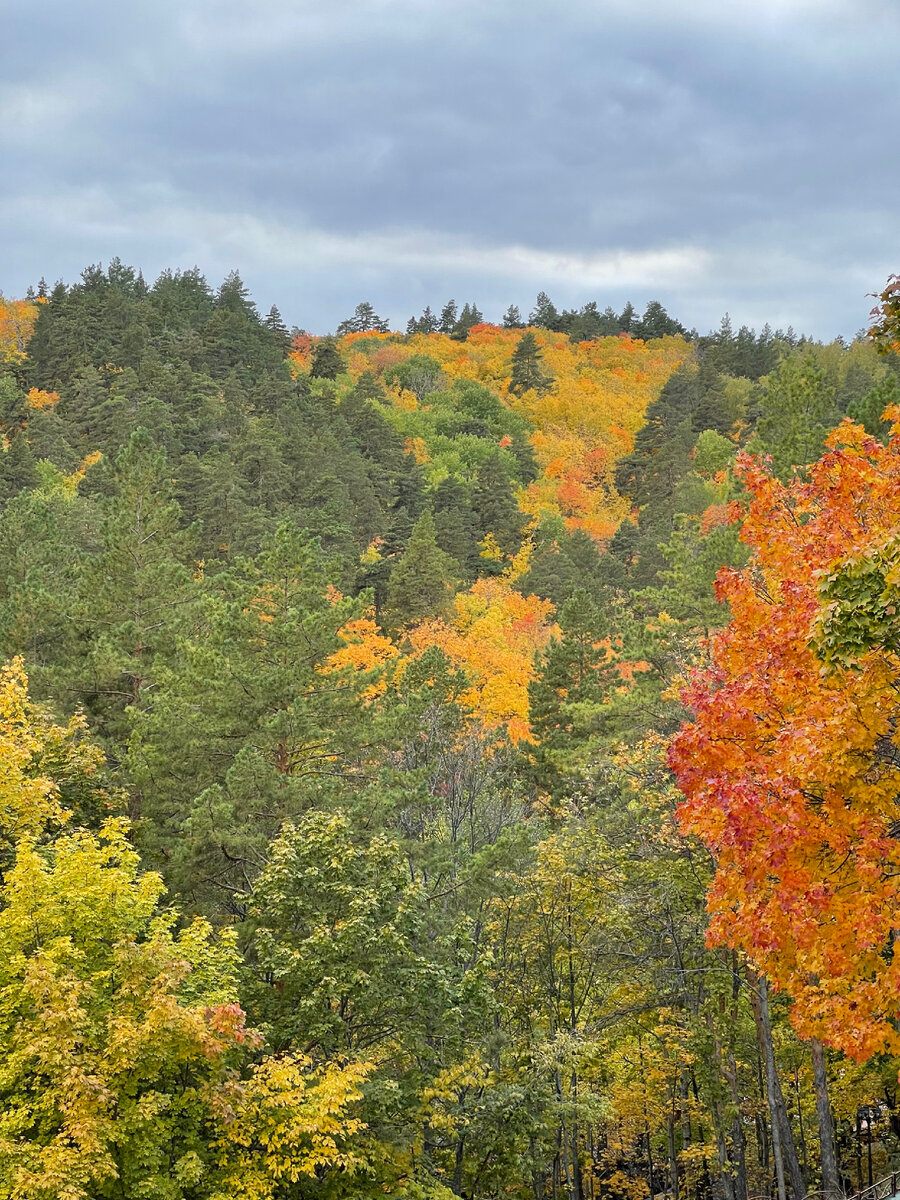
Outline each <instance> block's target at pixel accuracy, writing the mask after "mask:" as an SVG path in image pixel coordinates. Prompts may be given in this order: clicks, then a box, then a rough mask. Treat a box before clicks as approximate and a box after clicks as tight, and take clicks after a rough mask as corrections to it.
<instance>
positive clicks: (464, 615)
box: [408, 568, 558, 742]
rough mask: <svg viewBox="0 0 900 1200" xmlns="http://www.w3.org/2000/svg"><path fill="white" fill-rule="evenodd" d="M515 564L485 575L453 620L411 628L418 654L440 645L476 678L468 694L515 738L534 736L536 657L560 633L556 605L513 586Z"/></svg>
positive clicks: (491, 724) (461, 598) (461, 599)
mask: <svg viewBox="0 0 900 1200" xmlns="http://www.w3.org/2000/svg"><path fill="white" fill-rule="evenodd" d="M514 569H515V568H513V570H511V571H509V572H507V573H506V574H504V575H501V576H498V577H496V578H489V579H479V580H478V581H477V582H476V583H474V584H473V585H472V587H471V588H469V590H468V591H466V592H460V593H459V595H457V596H456V599H455V601H454V613H453V615H452V616H451V617H449V618H448V619H447V620H440V619H435V620H432V621H424V622H423V623H422V624H421V625H417V626H415V627H414V628H413V629H411V630H409V631H408V637H409V641H410V644H411V646H412V650H413V655H414V656H416V657H418V656H421V655H422V654H424V653H425V651H426V650H428V649H429V648H430V647H431V646H437V647H439V649H441V650H442V651H443V652H444V654H446V655H447V657H448V658H449V659H450V661H451V662H452V663H453V665H454V666H455V667H457V668H461V669H462V670H463V671H464V672H465V673H466V675H467V676H468V677H469V679H470V680H471V681H472V688H471V691H470V693H469V695H468V696H467V697H466V699H467V702H468V704H469V706H470V707H471V709H472V710H473V712H474V713H475V714H477V716H478V718H479V719H480V720H481V721H482V722H483V723H484V725H485V726H486V727H487V728H489V729H496V728H500V727H503V726H505V728H506V731H507V733H508V734H509V737H510V738H511V740H512V741H514V742H521V741H531V740H532V736H531V729H530V727H529V724H528V684H529V683H530V681H531V680H532V678H533V677H534V661H535V658H536V657H537V654H538V652H539V651H540V650H542V649H543V648H544V647H545V646H546V645H547V643H548V642H549V640H550V638H551V637H552V636H553V634H554V633H556V632H558V630H557V627H556V625H555V624H553V623H552V615H553V611H554V609H553V605H552V604H551V603H550V601H549V600H541V599H539V598H538V597H537V596H523V595H521V593H519V592H517V591H515V590H514V589H513V587H512V580H513V577H514Z"/></svg>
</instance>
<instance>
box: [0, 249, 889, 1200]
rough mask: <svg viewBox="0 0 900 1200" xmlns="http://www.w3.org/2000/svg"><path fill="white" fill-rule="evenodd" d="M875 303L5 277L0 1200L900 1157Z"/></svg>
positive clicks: (288, 1193) (573, 1184) (727, 1172)
mask: <svg viewBox="0 0 900 1200" xmlns="http://www.w3.org/2000/svg"><path fill="white" fill-rule="evenodd" d="M896 295H897V293H896V289H892V287H890V286H889V288H888V290H887V291H886V292H885V293H884V295H883V297H882V312H881V317H880V319H879V323H878V325H877V327H876V331H875V332H876V336H875V337H874V338H873V339H866V338H858V339H857V340H855V341H854V342H852V343H850V344H845V343H843V342H840V341H837V342H834V343H831V344H827V345H826V344H821V343H818V342H815V341H812V340H810V339H807V338H803V337H798V336H796V335H795V334H794V333H793V332H792V331H790V330H788V331H787V332H786V333H785V332H781V331H779V332H773V331H771V330H770V329H769V328H768V327H766V329H764V330H763V331H761V332H759V333H757V332H753V331H751V330H748V329H745V328H744V329H740V330H739V331H737V332H735V331H734V330H733V329H732V327H731V325H730V323H729V321H728V320H727V318H726V319H725V320H723V322H722V326H721V328H720V329H719V330H718V331H716V332H715V333H713V334H709V335H705V336H700V335H698V334H697V333H696V331H688V330H686V329H685V328H684V327H683V326H682V325H681V324H680V323H679V322H678V321H677V320H676V319H675V318H673V317H671V316H669V314H667V313H666V312H665V310H664V309H663V308H662V307H661V306H660V305H659V304H656V303H651V304H650V305H648V306H647V308H646V310H645V312H644V313H643V314H642V315H638V314H637V313H636V312H635V311H634V310H633V309H632V308H631V306H630V305H629V306H628V307H627V308H626V309H625V310H624V311H623V312H622V313H619V314H616V313H615V312H614V311H613V310H612V309H606V310H605V311H601V309H600V307H599V305H598V304H594V303H590V304H587V305H585V307H584V308H582V309H581V310H578V311H572V312H568V311H564V312H559V311H557V309H556V308H555V306H554V305H553V304H552V302H551V301H550V300H549V298H548V297H547V296H546V295H544V294H543V293H541V295H540V296H539V297H538V300H537V303H536V306H535V309H534V311H533V312H532V313H531V314H530V315H529V316H527V317H526V318H524V319H523V317H522V316H521V314H520V313H519V311H518V309H516V308H515V307H511V308H510V309H509V310H508V311H507V313H506V314H505V316H504V317H503V319H502V324H500V325H492V324H488V323H485V321H484V318H483V315H482V314H481V313H480V312H479V311H478V309H477V306H476V305H475V304H474V303H471V302H469V303H467V304H465V306H464V307H463V309H462V310H461V311H460V310H459V309H458V306H457V305H456V304H455V303H454V302H453V301H449V302H448V303H446V304H445V305H444V306H443V309H441V307H440V305H438V306H437V310H438V312H439V315H438V316H435V315H433V314H432V312H431V310H430V309H426V310H425V312H424V313H423V314H422V315H421V316H420V317H413V318H410V320H409V323H408V325H407V326H406V332H404V333H395V332H391V331H390V328H389V325H388V322H387V321H385V320H383V319H382V318H381V317H379V316H378V315H377V314H376V313H375V312H374V311H373V309H372V307H371V305H369V304H367V303H363V304H360V305H359V306H358V307H357V309H356V311H355V313H354V315H353V316H352V317H350V318H348V319H347V321H345V322H344V323H343V325H342V326H341V327H339V329H338V330H337V331H336V333H335V334H334V335H333V336H325V337H314V336H312V335H310V334H307V333H305V332H303V331H301V330H298V329H294V330H289V329H288V328H287V327H286V325H285V323H284V322H283V320H282V318H281V316H280V314H279V312H278V310H277V309H275V308H272V309H271V310H270V312H269V313H268V315H266V316H261V315H260V313H259V312H258V311H257V308H256V306H255V304H254V302H253V300H252V299H251V297H250V296H249V294H248V291H247V289H246V288H245V287H244V285H243V283H242V281H241V280H240V278H239V277H238V275H237V274H232V275H229V276H228V278H227V279H226V280H225V281H224V282H223V283H222V284H221V286H219V287H218V288H217V289H216V288H211V287H210V286H209V285H208V284H207V282H206V280H205V279H204V278H203V276H202V275H201V274H200V273H199V272H198V271H196V270H194V271H169V272H165V273H163V274H162V275H161V276H160V277H159V279H157V280H156V282H155V283H153V284H152V285H148V284H147V283H146V282H145V281H144V279H143V278H142V276H141V275H140V274H138V273H136V272H135V271H134V270H132V269H131V268H129V267H126V266H124V265H122V264H121V263H120V262H118V261H114V262H113V263H112V264H111V265H110V266H109V267H108V269H105V270H104V269H102V268H100V267H91V268H89V269H87V270H86V271H85V272H84V273H83V276H82V278H81V281H80V282H79V283H77V284H75V285H72V286H66V285H64V284H61V283H60V284H57V285H56V286H55V287H54V288H52V289H48V288H47V287H46V286H45V285H43V284H41V285H39V286H38V287H37V288H36V291H35V292H34V293H32V294H31V295H29V296H28V297H26V298H25V299H24V300H18V301H12V300H3V299H2V298H0V423H2V434H3V444H2V453H0V661H3V662H5V663H6V666H5V667H4V668H3V673H2V676H0V742H2V747H3V755H2V760H0V872H2V888H0V1196H2V1197H10V1198H11V1200H12V1198H20V1197H21V1198H23V1200H24V1198H29V1200H31V1198H35V1200H42V1198H44V1197H46V1198H48V1200H49V1198H51V1197H53V1198H55V1197H63V1196H64V1197H66V1200H81V1198H85V1200H87V1198H91V1200H93V1198H98V1200H99V1198H106V1197H109V1198H110V1200H112V1198H113V1197H125V1198H128V1200H132V1198H134V1200H138V1198H139V1197H140V1198H142V1200H143V1198H147V1200H201V1198H204V1200H226V1198H227V1200H232V1198H246V1200H265V1198H272V1200H290V1198H299V1197H361V1198H362V1197H367V1196H372V1197H375V1196H396V1197H408V1198H409V1200H447V1198H448V1197H451V1196H460V1197H467V1198H469V1200H495V1198H496V1200H499V1198H500V1197H504V1198H521V1200H525V1198H532V1200H549V1198H551V1197H552V1198H553V1200H562V1198H564V1197H565V1198H567V1200H588V1198H590V1200H599V1198H601V1197H602V1198H604V1200H641V1198H642V1197H652V1196H655V1195H659V1194H660V1193H666V1194H667V1195H669V1196H670V1197H672V1200H713V1198H716V1200H751V1197H762V1196H766V1197H773V1198H774V1197H775V1196H778V1197H779V1200H785V1198H786V1197H787V1196H789V1195H790V1196H793V1197H794V1200H802V1198H803V1197H805V1196H807V1195H808V1194H813V1193H816V1194H821V1193H824V1194H825V1195H826V1197H827V1198H828V1200H834V1198H835V1197H836V1196H837V1195H838V1194H839V1193H841V1192H845V1193H848V1192H852V1191H855V1190H857V1189H859V1188H861V1187H863V1186H865V1184H866V1183H867V1182H871V1181H872V1179H874V1178H877V1177H878V1176H879V1174H883V1173H884V1172H885V1171H887V1170H891V1169H894V1168H895V1167H896V1166H897V1165H898V1163H900V1103H898V1097H897V1086H898V1085H897V1080H898V1070H900V1034H898V1026H897V1013H898V1004H900V960H898V959H896V958H895V957H894V954H893V946H894V945H895V942H896V936H897V935H896V930H897V928H898V927H900V920H898V918H897V906H898V902H900V894H898V884H897V879H898V878H900V848H898V847H900V843H898V841H897V838H896V834H897V830H898V829H900V774H898V773H900V742H898V735H897V729H898V725H897V719H898V715H900V702H898V692H897V679H898V677H900V675H898V668H900V633H898V624H897V616H896V612H897V603H898V601H900V425H898V424H897V422H900V355H898V354H897V328H898V325H900V320H898V313H897V302H896ZM892 421H893V422H895V424H894V425H893V426H892V425H891V422H892ZM835 430H836V432H834V431H835ZM892 430H893V432H892ZM717 575H718V577H719V580H718V583H716V582H715V581H716V577H717ZM676 810H677V811H676Z"/></svg>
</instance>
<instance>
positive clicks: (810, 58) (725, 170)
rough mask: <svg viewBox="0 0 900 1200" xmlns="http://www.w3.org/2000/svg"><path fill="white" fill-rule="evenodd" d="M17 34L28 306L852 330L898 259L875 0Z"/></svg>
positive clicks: (521, 5)
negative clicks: (36, 296) (108, 280)
mask: <svg viewBox="0 0 900 1200" xmlns="http://www.w3.org/2000/svg"><path fill="white" fill-rule="evenodd" d="M12 25H13V28H12V30H11V35H10V36H9V37H7V38H6V40H5V41H4V42H3V43H2V44H0V104H2V105H3V106H4V110H5V111H4V116H3V119H2V121H0V153H2V156H3V161H4V166H3V167H2V171H0V187H2V198H0V235H2V239H3V240H2V245H3V246H4V248H5V253H4V255H3V260H4V261H5V263H6V266H5V267H4V269H3V278H2V279H0V287H2V288H3V289H5V290H6V291H10V292H12V291H16V290H21V289H22V288H24V286H25V285H26V284H27V283H28V282H31V281H32V280H33V279H35V278H36V277H37V276H39V275H40V274H47V275H48V276H55V275H58V274H61V275H64V276H68V277H71V276H72V275H74V274H75V273H76V272H77V270H78V269H79V268H80V267H81V266H82V265H84V263H85V262H86V261H89V260H94V259H104V260H106V259H109V257H111V256H112V255H113V254H116V253H118V254H120V255H121V256H122V257H123V258H126V259H128V260H130V261H133V262H135V263H142V264H143V265H144V267H145V269H146V270H148V271H149V272H151V273H152V272H153V271H155V270H157V269H159V268H160V267H162V266H165V265H182V266H183V265H192V264H193V263H195V262H196V263H198V264H199V265H200V266H201V267H202V268H203V269H204V270H206V271H207V272H208V273H209V274H210V276H211V277H215V276H216V275H217V274H221V273H223V272H224V271H225V270H227V269H228V268H229V267H230V266H232V265H238V266H239V267H240V268H241V270H242V272H243V273H244V275H245V278H246V279H247V280H248V282H249V283H250V284H251V286H252V287H253V289H254V291H255V292H256V293H257V294H258V296H259V298H260V300H261V302H263V303H265V304H266V305H267V304H268V303H270V302H271V301H272V300H276V301H277V302H278V303H279V305H280V306H281V307H282V309H283V310H284V311H285V314H286V316H287V317H288V318H289V319H291V320H295V321H297V322H299V323H301V324H305V325H308V326H310V327H312V328H316V329H321V328H324V327H327V326H330V325H333V324H334V323H335V322H336V321H337V320H338V319H340V317H341V316H343V315H346V313H347V312H348V311H349V310H350V309H352V306H353V304H354V303H355V302H356V300H357V299H359V298H360V297H362V296H363V295H367V296H371V298H372V299H373V301H375V302H376V306H377V307H378V308H379V309H381V310H382V311H386V312H388V313H389V314H390V315H391V316H392V317H393V318H394V320H395V323H399V322H400V321H401V319H405V317H406V316H407V315H408V314H409V312H411V311H413V309H416V308H421V306H422V305H423V304H424V303H426V302H431V303H432V304H434V303H439V302H441V301H442V300H443V299H445V298H446V297H447V296H448V295H449V294H451V293H452V294H455V295H457V298H459V299H463V298H465V297H473V298H476V299H477V300H478V301H479V303H480V304H481V306H482V308H484V309H485V310H486V312H487V313H488V315H494V316H496V315H497V313H498V312H499V311H500V310H501V309H502V308H503V307H505V305H506V304H507V303H509V302H510V301H511V300H512V301H517V302H519V303H521V304H523V305H527V304H528V303H529V302H530V301H531V298H532V297H533V295H534V293H535V292H536V291H537V290H538V288H540V287H546V289H547V290H549V291H550V292H551V293H552V294H553V295H554V297H555V298H556V299H557V301H558V302H559V303H567V304H568V303H576V302H577V303H581V302H583V301H584V300H585V299H588V298H591V297H595V298H597V299H599V300H600V301H601V303H603V304H605V303H607V302H612V303H614V304H619V303H621V302H622V301H623V300H624V298H625V296H626V295H631V296H632V297H633V298H634V299H635V301H637V302H642V301H646V299H648V298H650V297H651V296H659V297H660V298H661V299H663V300H664V302H666V303H667V304H669V306H670V307H671V308H672V309H673V310H674V311H675V312H676V313H677V314H678V315H680V316H681V317H682V319H684V320H686V321H688V322H689V323H696V324H697V325H699V326H700V327H704V326H705V325H709V324H710V323H714V322H716V321H717V320H718V317H719V316H720V315H721V313H722V312H723V311H724V310H725V309H726V308H728V309H730V311H731V312H732V315H733V316H734V317H735V319H737V320H738V321H743V320H746V321H749V322H751V323H762V322H763V321H765V320H766V319H769V320H771V321H772V322H773V323H782V324H787V323H791V322H792V323H793V324H794V325H796V326H800V327H803V328H806V329H811V330H812V331H814V332H816V333H818V334H820V335H828V336H830V335H832V334H834V333H836V332H838V331H839V330H840V331H842V332H845V333H848V332H850V333H852V332H853V331H854V330H855V329H856V328H857V327H858V326H859V325H860V324H861V323H862V322H863V320H864V319H865V313H866V310H867V302H866V300H865V292H866V291H870V290H872V289H873V288H875V287H876V286H878V285H879V284H880V282H881V280H882V278H883V276H884V275H885V274H886V273H887V271H889V270H890V269H892V268H895V267H896V265H897V262H898V261H900V244H898V243H900V235H898V225H897V222H896V218H895V216H894V213H893V211H892V210H893V208H894V197H895V196H896V194H897V185H898V182H900V179H898V176H900V162H898V158H897V154H896V144H895V142H896V134H895V133H894V132H893V131H895V130H896V129H897V127H898V120H897V118H898V115H900V114H898V108H900V101H898V99H897V95H896V86H895V83H896V68H895V61H896V56H897V51H898V49H900V20H898V17H897V14H896V11H895V8H894V7H893V6H892V5H889V4H887V3H884V4H882V3H876V2H872V3H866V2H865V0H849V2H846V3H844V2H838V0H835V2H833V3H829V2H828V0H816V2H815V3H813V2H812V0H808V2H807V0H758V2H757V3H756V4H754V5H753V6H752V11H751V6H750V5H748V4H745V3H743V0H732V2H731V3H729V2H728V0H720V2H719V3H717V4H714V3H711V2H710V0H692V2H687V0H682V2H681V3H676V2H675V0H671V2H663V0H657V2H656V3H652V2H647V3H644V4H643V5H640V6H638V5H634V4H625V3H619V2H618V0H607V2H604V0H594V2H588V0H584V2H581V3H579V2H577V0H572V2H570V3H568V4H566V5H554V4H552V3H549V2H548V0H544V2H541V3H528V2H525V0H515V2H514V0H493V2H492V3H491V4H488V5H485V4H483V3H481V4H475V3H470V2H469V0H455V2H454V3H451V2H449V0H432V2H429V0H382V2H381V3H378V2H376V0H330V3H322V2H321V0H318V2H317V3H315V4H312V3H297V2H296V0H295V2H293V3H292V2H290V0H269V2H268V3H257V4H254V5H252V6H248V5H246V4H237V3H226V2H223V0H215V2H213V0H206V2H204V0H181V3H178V4H175V3H169V2H159V0H154V2H152V3H151V2H149V0H132V3H130V4H129V5H128V6H125V10H124V11H122V9H121V8H120V7H119V6H118V5H116V6H114V5H112V4H103V3H90V4H82V5H80V6H71V5H68V6H63V5H61V4H43V5H40V6H36V8H35V9H34V10H30V11H28V12H25V11H24V10H22V11H21V12H20V13H19V14H18V15H17V16H16V18H15V19H14V21H13V22H12Z"/></svg>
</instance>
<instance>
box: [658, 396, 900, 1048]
mask: <svg viewBox="0 0 900 1200" xmlns="http://www.w3.org/2000/svg"><path fill="white" fill-rule="evenodd" d="M887 415H888V416H889V418H890V419H892V420H893V421H894V422H895V424H894V426H893V429H892V434H891V437H890V440H889V442H888V444H887V445H883V444H882V443H881V442H879V441H877V440H875V439H874V438H872V437H870V436H869V435H868V434H867V433H866V432H865V430H864V429H863V428H862V427H861V426H858V425H852V424H850V422H849V421H845V422H844V424H842V425H841V426H840V427H839V428H838V429H837V430H835V431H834V433H832V434H831V435H830V437H829V439H828V441H827V443H826V452H825V454H824V455H823V457H822V458H821V460H820V461H819V462H818V463H816V464H814V465H813V466H812V467H811V468H810V471H809V476H808V479H807V480H806V481H801V480H794V481H793V482H791V483H789V484H787V485H785V484H781V483H779V482H778V480H776V479H774V478H773V477H772V476H771V474H770V473H769V472H768V470H767V469H766V467H765V465H764V464H761V463H760V462H758V461H757V460H754V459H752V458H750V457H747V456H744V457H743V458H742V459H741V460H740V463H739V470H740V472H741V474H742V478H743V481H744V485H745V487H746V489H747V491H748V493H749V507H748V510H747V512H746V515H744V518H743V525H742V533H741V536H742V538H743V539H744V541H746V542H747V543H748V544H749V545H750V546H751V547H752V549H753V557H752V560H751V562H750V564H749V566H748V567H747V568H746V569H744V570H742V571H734V570H730V569H729V570H723V571H722V572H721V573H720V576H719V580H718V583H717V588H718V594H719V596H720V598H721V599H723V600H727V601H728V603H729V604H730V606H731V613H732V619H731V622H730V624H729V625H728V626H727V628H725V629H724V630H723V631H722V632H720V633H719V634H717V635H716V636H715V637H714V638H713V639H712V642H711V645H710V654H711V666H710V667H709V668H708V669H705V670H702V671H697V672H695V673H694V674H693V676H692V678H691V681H690V683H689V686H688V687H687V689H686V691H685V693H684V700H685V702H686V703H687V705H688V706H689V708H690V709H691V710H692V712H693V722H692V723H691V724H688V725H686V726H684V727H683V728H682V730H681V732H680V733H679V734H678V735H677V736H676V737H675V738H674V740H673V742H672V743H671V746H670V749H669V761H670V764H671V766H672V768H673V770H674V772H675V775H676V777H677V780H678V783H679V786H680V788H681V790H682V791H683V793H684V795H685V797H686V799H685V800H684V802H683V803H682V804H681V806H680V809H679V820H680V823H681V826H682V829H683V830H684V831H685V832H688V833H693V834H696V835H697V836H698V837H700V838H701V839H702V840H703V841H704V842H705V843H706V844H707V846H708V847H709V848H710V849H711V851H712V852H713V855H714V857H715V861H716V871H715V876H714V880H713V883H712V885H711V888H710V892H709V896H708V905H709V910H710V913H711V924H710V931H709V937H710V939H711V941H712V942H714V943H719V944H723V945H727V946H731V947H735V948H740V949H742V950H743V951H744V952H745V953H746V954H747V956H748V958H749V959H750V960H751V962H753V963H754V964H755V966H756V967H757V968H758V969H759V970H760V971H762V972H764V973H765V974H766V975H768V977H769V978H770V979H771V980H772V981H773V983H774V985H775V986H776V987H779V988H781V989H783V990H785V991H786V992H787V993H788V994H789V995H790V996H791V998H792V1000H793V1005H792V1019H793V1020H794V1023H795V1025H796V1027H797V1029H798V1031H799V1032H800V1033H801V1034H802V1035H803V1036H814V1037H818V1038H820V1039H821V1040H822V1041H824V1042H827V1043H829V1044H831V1045H832V1046H835V1047H838V1048H840V1049H842V1050H844V1051H845V1052H846V1053H847V1054H849V1055H851V1056H852V1057H854V1058H856V1059H859V1060H862V1059H865V1058H867V1057H870V1056H871V1055H872V1054H875V1053H877V1052H880V1051H889V1052H891V1053H897V1052H898V1051H900V1033H898V1017H900V954H898V953H897V952H896V946H897V941H898V938H900V736H898V733H900V725H898V722H900V688H898V679H900V636H898V635H900V626H898V618H897V612H898V608H897V606H898V604H900V409H895V410H891V411H889V413H888V414H887ZM732 515H733V517H735V518H737V517H738V516H739V515H740V514H739V513H738V512H737V510H734V511H733V513H732Z"/></svg>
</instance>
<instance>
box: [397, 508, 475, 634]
mask: <svg viewBox="0 0 900 1200" xmlns="http://www.w3.org/2000/svg"><path fill="white" fill-rule="evenodd" d="M456 571H457V568H456V563H455V562H454V560H453V559H452V558H451V557H450V555H449V554H445V553H444V551H443V550H441V549H440V548H439V547H438V544H437V538H436V534H435V527H434V518H433V517H432V515H431V512H430V511H428V510H427V509H426V511H425V512H424V513H422V515H421V517H419V519H418V521H416V523H415V525H414V526H413V531H412V534H411V536H410V539H409V543H408V545H407V547H406V549H405V550H404V552H403V553H402V554H401V555H400V557H399V559H398V560H397V562H396V563H395V564H394V567H393V569H392V570H391V574H390V578H389V580H388V587H387V602H386V604H385V608H384V614H383V617H384V624H385V625H386V626H387V628H389V629H399V628H401V626H403V625H410V624H413V623H414V622H416V621H423V620H425V618H426V617H435V616H440V615H442V614H443V613H445V612H446V611H447V609H448V607H449V604H450V600H451V598H452V595H453V584H454V581H455V576H456Z"/></svg>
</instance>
